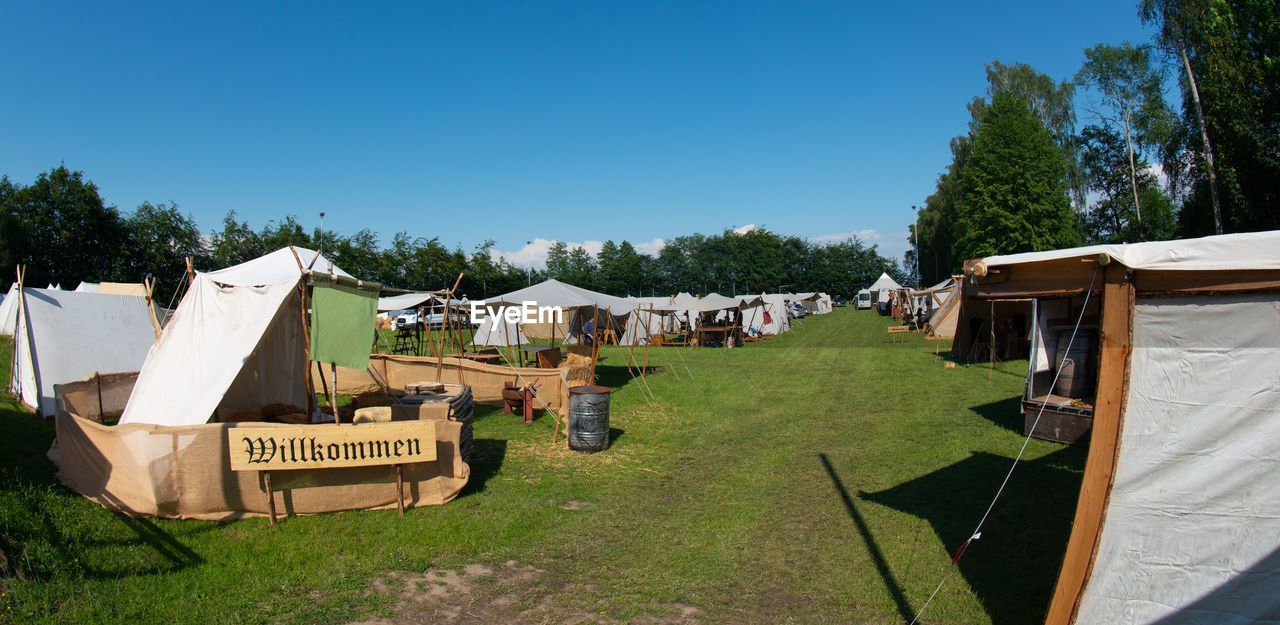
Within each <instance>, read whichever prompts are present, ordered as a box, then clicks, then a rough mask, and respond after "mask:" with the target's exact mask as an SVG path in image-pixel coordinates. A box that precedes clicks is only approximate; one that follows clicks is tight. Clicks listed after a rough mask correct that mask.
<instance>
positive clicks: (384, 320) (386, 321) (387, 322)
mask: <svg viewBox="0 0 1280 625" xmlns="http://www.w3.org/2000/svg"><path fill="white" fill-rule="evenodd" d="M376 326H377V328H378V329H379V330H392V329H395V327H396V320H395V319H392V318H391V317H378V320H377V322H376Z"/></svg>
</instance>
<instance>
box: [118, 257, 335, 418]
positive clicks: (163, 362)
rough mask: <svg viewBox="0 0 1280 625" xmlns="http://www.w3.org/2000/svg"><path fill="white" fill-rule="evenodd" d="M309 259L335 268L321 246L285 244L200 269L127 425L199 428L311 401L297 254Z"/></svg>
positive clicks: (149, 365) (152, 358) (155, 354)
mask: <svg viewBox="0 0 1280 625" xmlns="http://www.w3.org/2000/svg"><path fill="white" fill-rule="evenodd" d="M293 250H296V251H297V255H298V256H297V258H295V256H294V251H293ZM312 259H315V264H314V267H315V269H316V271H321V272H325V273H327V272H328V267H329V264H328V260H327V259H325V258H324V257H322V256H321V257H318V258H317V256H316V253H315V252H313V251H310V250H306V249H303V248H292V249H291V248H282V249H280V250H277V251H275V252H272V253H270V254H267V255H266V256H262V257H260V258H256V259H254V260H251V261H248V262H246V263H242V264H240V265H235V266H233V267H228V268H226V269H220V270H218V271H211V272H208V273H199V274H196V277H195V279H194V280H192V282H191V287H190V288H189V289H188V290H187V293H186V295H185V296H183V298H182V301H181V302H180V303H179V304H178V308H177V309H176V310H175V311H174V314H173V318H172V319H171V320H170V321H169V324H168V325H167V326H166V327H165V329H164V332H163V333H162V334H161V335H160V338H159V339H158V340H157V341H156V342H155V345H153V346H152V348H151V351H150V352H149V353H148V354H147V359H146V363H145V364H143V365H142V371H141V372H140V373H139V374H138V381H137V383H136V384H135V385H134V387H133V393H132V395H130V397H129V403H128V404H126V406H125V409H124V415H123V416H122V417H121V418H120V423H122V424H126V423H150V424H155V425H169V426H180V425H197V424H201V423H206V422H208V421H209V420H210V419H211V418H213V417H218V416H223V415H226V414H228V413H230V412H234V411H237V410H256V409H258V408H260V407H261V406H264V405H266V404H271V403H283V404H292V405H295V406H306V405H307V402H306V391H305V375H306V368H307V365H308V363H306V362H305V361H304V360H303V345H304V338H303V329H302V303H301V296H302V295H301V293H302V292H301V289H300V288H299V281H300V280H301V279H302V275H303V274H302V271H301V269H300V268H299V261H301V263H302V264H303V265H307V264H309V263H311V261H312ZM334 273H335V274H338V275H343V276H347V277H350V274H348V273H346V272H344V271H342V270H341V269H337V268H334Z"/></svg>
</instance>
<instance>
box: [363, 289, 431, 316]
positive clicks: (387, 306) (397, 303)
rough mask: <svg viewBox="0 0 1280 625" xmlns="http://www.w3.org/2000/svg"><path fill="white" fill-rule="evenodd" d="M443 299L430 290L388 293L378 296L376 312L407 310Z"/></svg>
mask: <svg viewBox="0 0 1280 625" xmlns="http://www.w3.org/2000/svg"><path fill="white" fill-rule="evenodd" d="M436 302H439V303H441V304H443V303H444V300H443V299H442V298H440V297H437V295H436V294H435V293H433V292H430V291H415V292H413V293H402V294H400V295H390V296H387V297H379V298H378V312H389V311H393V310H409V309H412V308H417V307H419V306H422V305H424V304H432V303H436Z"/></svg>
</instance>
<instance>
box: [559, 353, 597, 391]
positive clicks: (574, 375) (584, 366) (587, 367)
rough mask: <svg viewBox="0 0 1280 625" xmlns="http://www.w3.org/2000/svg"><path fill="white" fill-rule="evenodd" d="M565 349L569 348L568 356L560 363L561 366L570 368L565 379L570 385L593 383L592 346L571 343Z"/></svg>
mask: <svg viewBox="0 0 1280 625" xmlns="http://www.w3.org/2000/svg"><path fill="white" fill-rule="evenodd" d="M565 349H567V350H568V358H566V359H565V361H564V363H563V364H561V365H560V368H561V369H567V370H568V371H567V372H566V373H565V379H566V380H567V381H568V383H569V386H570V387H574V386H586V385H589V384H591V380H590V378H591V346H590V345H569V346H567V347H566V348H565Z"/></svg>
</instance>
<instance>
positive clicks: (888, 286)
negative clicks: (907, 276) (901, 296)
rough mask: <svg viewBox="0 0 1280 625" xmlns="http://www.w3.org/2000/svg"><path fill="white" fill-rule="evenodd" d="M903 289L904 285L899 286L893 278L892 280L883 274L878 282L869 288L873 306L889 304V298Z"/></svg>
mask: <svg viewBox="0 0 1280 625" xmlns="http://www.w3.org/2000/svg"><path fill="white" fill-rule="evenodd" d="M901 288H902V285H900V284H898V283H897V281H895V280H894V279H893V278H890V277H889V274H887V273H881V274H880V277H879V278H876V281H875V282H873V283H871V286H869V287H867V289H868V290H870V291H871V303H872V304H879V303H881V302H888V301H889V297H890V296H891V295H892V294H893V293H894V292H896V291H897V290H898V289H901Z"/></svg>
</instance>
